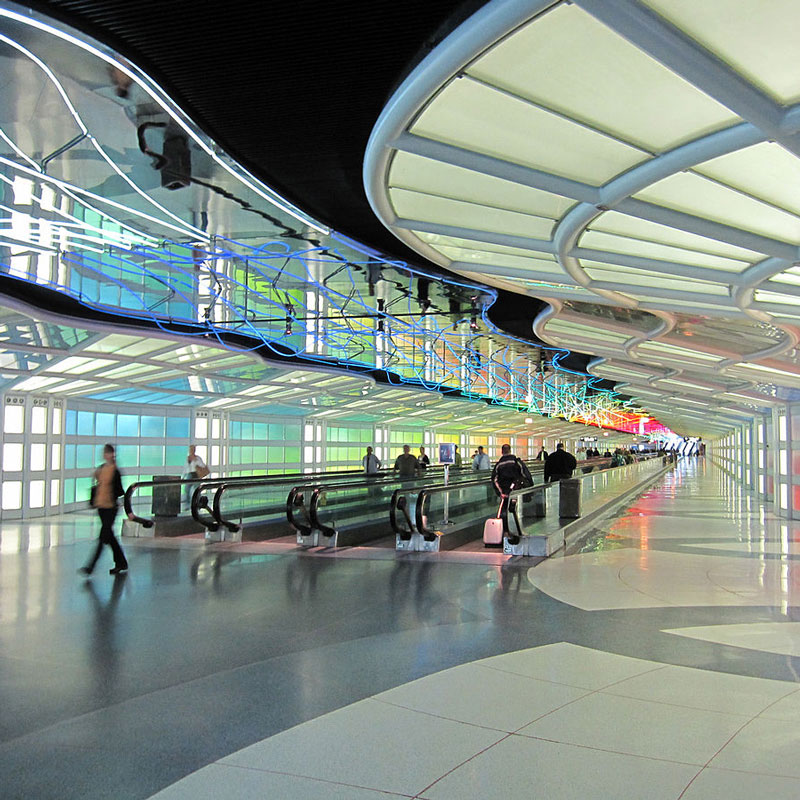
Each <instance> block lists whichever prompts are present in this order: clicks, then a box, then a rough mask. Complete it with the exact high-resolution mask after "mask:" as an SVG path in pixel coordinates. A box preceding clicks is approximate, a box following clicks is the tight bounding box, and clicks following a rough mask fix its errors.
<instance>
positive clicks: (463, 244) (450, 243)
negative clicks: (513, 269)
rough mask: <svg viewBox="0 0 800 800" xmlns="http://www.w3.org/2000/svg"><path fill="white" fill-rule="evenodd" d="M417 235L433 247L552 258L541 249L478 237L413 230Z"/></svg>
mask: <svg viewBox="0 0 800 800" xmlns="http://www.w3.org/2000/svg"><path fill="white" fill-rule="evenodd" d="M413 233H414V234H415V235H416V236H419V238H420V239H422V241H423V242H426V243H427V244H429V245H431V246H432V247H436V248H437V249H438V248H439V246H440V245H443V246H447V247H453V248H460V249H462V250H472V249H478V250H480V251H481V252H486V253H503V254H505V255H510V256H520V257H523V258H527V257H528V256H531V255H532V256H533V257H534V258H550V256H547V255H544V254H543V253H540V252H539V251H534V250H526V249H523V248H521V247H508V246H506V245H502V244H495V243H493V242H481V241H478V240H476V239H462V238H460V237H457V236H445V235H443V234H441V233H427V232H426V231H413Z"/></svg>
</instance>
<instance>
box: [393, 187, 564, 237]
mask: <svg viewBox="0 0 800 800" xmlns="http://www.w3.org/2000/svg"><path fill="white" fill-rule="evenodd" d="M389 198H390V200H391V202H392V205H393V206H394V211H395V214H397V216H398V217H401V218H405V219H413V220H418V221H422V222H435V223H439V224H441V225H455V226H458V227H460V228H472V229H474V230H481V231H492V232H493V233H505V234H511V235H513V236H528V237H533V238H535V239H549V238H550V231H551V230H552V229H553V220H551V219H545V218H543V217H534V216H531V215H529V214H520V213H519V212H518V211H506V210H504V209H500V208H490V207H489V206H486V205H478V204H476V203H468V202H465V201H462V200H451V199H449V198H446V197H436V196H434V195H430V194H421V193H420V192H412V191H409V190H408V189H390V190H389Z"/></svg>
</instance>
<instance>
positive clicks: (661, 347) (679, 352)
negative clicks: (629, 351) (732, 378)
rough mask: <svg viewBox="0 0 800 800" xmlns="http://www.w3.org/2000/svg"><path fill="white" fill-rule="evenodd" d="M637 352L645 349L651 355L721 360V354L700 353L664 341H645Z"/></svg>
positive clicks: (642, 351)
mask: <svg viewBox="0 0 800 800" xmlns="http://www.w3.org/2000/svg"><path fill="white" fill-rule="evenodd" d="M637 349H638V351H639V353H644V352H645V351H647V352H648V353H650V354H653V355H661V354H663V355H668V356H672V357H682V358H694V359H699V360H702V361H722V357H721V356H713V355H709V354H708V353H700V352H697V351H696V350H691V349H690V348H688V347H677V346H675V345H670V344H666V343H664V342H645V343H644V344H641V345H639V347H638V348H637Z"/></svg>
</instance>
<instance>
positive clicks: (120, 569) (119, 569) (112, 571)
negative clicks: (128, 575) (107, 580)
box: [108, 564, 128, 575]
mask: <svg viewBox="0 0 800 800" xmlns="http://www.w3.org/2000/svg"><path fill="white" fill-rule="evenodd" d="M127 571H128V565H127V564H126V565H125V566H124V567H114V568H113V569H110V570H109V571H108V574H109V575H119V574H120V572H127Z"/></svg>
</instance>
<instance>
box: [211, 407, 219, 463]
mask: <svg viewBox="0 0 800 800" xmlns="http://www.w3.org/2000/svg"><path fill="white" fill-rule="evenodd" d="M211 438H212V439H219V417H215V418H214V419H212V420H211ZM214 463H215V464H216V463H217V462H216V461H215V462H214Z"/></svg>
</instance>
